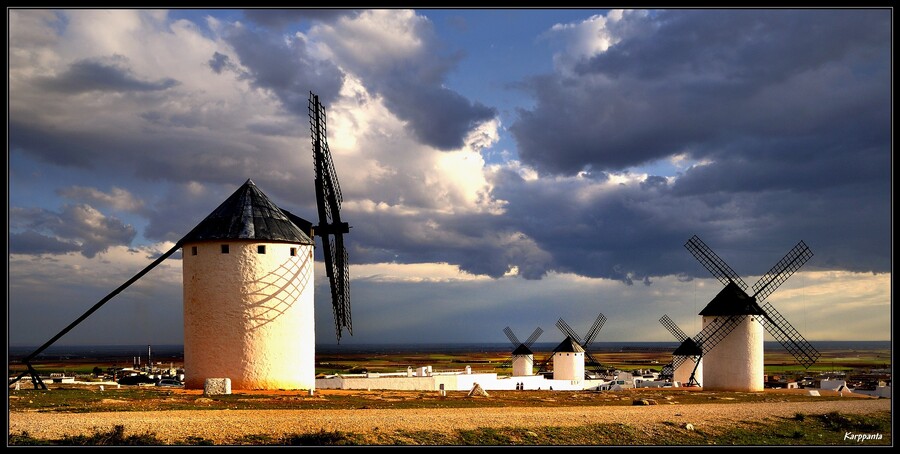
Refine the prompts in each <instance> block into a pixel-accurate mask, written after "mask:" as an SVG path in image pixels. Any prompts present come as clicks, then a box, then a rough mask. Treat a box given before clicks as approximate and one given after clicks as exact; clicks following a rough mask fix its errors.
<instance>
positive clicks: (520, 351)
mask: <svg viewBox="0 0 900 454" xmlns="http://www.w3.org/2000/svg"><path fill="white" fill-rule="evenodd" d="M512 354H513V355H517V356H519V355H533V354H534V352H533V351H531V349H530V348H528V346H526V345H525V344H519V346H518V347H516V349H515V350H513V352H512Z"/></svg>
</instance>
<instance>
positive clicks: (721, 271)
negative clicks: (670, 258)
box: [684, 235, 747, 291]
mask: <svg viewBox="0 0 900 454" xmlns="http://www.w3.org/2000/svg"><path fill="white" fill-rule="evenodd" d="M684 247H685V248H687V250H688V251H690V253H691V255H693V256H694V258H696V259H697V260H698V261H699V262H700V263H701V264H702V265H703V266H704V267H705V268H706V269H707V270H709V272H710V273H712V275H713V276H715V278H716V279H718V280H719V282H721V283H722V284H725V285H728V283H729V282H734V283H735V284H737V285H738V287H740V288H741V290H745V291H746V290H747V283H745V282H744V280H743V279H741V277H740V276H739V275H738V274H737V273H736V272H735V271H734V270H733V269H731V267H730V266H728V264H727V263H725V261H724V260H722V259H721V258H719V256H718V255H716V253H715V252H713V250H712V249H710V248H709V246H707V245H706V243H704V242H703V241H701V240H700V238H699V237H698V236H697V235H694V236H692V237H691V238H690V239H689V240H688V241H687V243H685V244H684Z"/></svg>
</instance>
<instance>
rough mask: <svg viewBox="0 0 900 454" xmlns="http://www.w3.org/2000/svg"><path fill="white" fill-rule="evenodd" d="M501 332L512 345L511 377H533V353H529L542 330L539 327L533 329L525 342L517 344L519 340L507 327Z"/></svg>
mask: <svg viewBox="0 0 900 454" xmlns="http://www.w3.org/2000/svg"><path fill="white" fill-rule="evenodd" d="M503 332H504V333H505V334H506V337H507V338H509V341H510V342H511V343H512V345H513V351H512V356H511V357H510V363H511V364H512V374H513V376H514V377H521V376H526V375H534V352H532V351H531V345H532V344H534V342H535V341H536V340H537V339H538V337H540V336H541V334H542V333H543V332H544V330H543V329H541V327H537V328H535V329H534V332H532V333H531V335H530V336H528V339H525V342H519V338H518V337H516V335H515V334H514V333H513V332H512V330H511V329H510V328H509V327H508V326H507V327H506V328H503Z"/></svg>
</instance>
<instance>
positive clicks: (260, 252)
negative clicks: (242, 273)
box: [256, 244, 266, 254]
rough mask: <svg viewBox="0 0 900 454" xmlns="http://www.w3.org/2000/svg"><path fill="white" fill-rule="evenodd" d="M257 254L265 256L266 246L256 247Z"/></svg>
mask: <svg viewBox="0 0 900 454" xmlns="http://www.w3.org/2000/svg"><path fill="white" fill-rule="evenodd" d="M256 253H257V254H265V253H266V245H265V244H260V245H259V246H256Z"/></svg>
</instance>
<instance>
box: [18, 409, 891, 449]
mask: <svg viewBox="0 0 900 454" xmlns="http://www.w3.org/2000/svg"><path fill="white" fill-rule="evenodd" d="M832 411H837V412H841V413H847V414H851V413H852V414H858V413H873V412H879V411H891V400H889V399H845V400H832V401H824V400H823V401H815V402H779V403H724V404H723V403H709V404H695V405H653V406H618V407H605V406H595V407H591V406H580V407H550V408H547V407H504V408H496V407H495V408H487V407H485V408H454V409H448V408H432V409H405V410H399V409H353V410H177V411H154V412H137V411H134V412H131V411H128V412H95V413H57V412H53V413H39V412H35V411H27V412H10V413H9V432H10V434H13V433H20V432H22V431H26V432H28V433H29V434H30V435H31V436H33V437H36V438H49V439H57V438H60V437H62V436H64V435H78V434H90V433H93V431H94V429H103V430H106V429H110V428H112V427H114V426H115V425H124V426H125V430H126V433H145V432H151V433H154V434H156V436H157V437H159V439H161V440H164V441H165V442H166V443H170V442H173V441H183V440H185V439H186V438H188V437H192V436H193V437H202V438H204V439H207V440H212V441H213V442H215V443H216V444H227V443H228V440H230V439H233V437H240V436H246V435H257V434H266V435H269V436H278V435H282V434H298V433H312V432H318V431H320V430H326V431H344V432H356V433H372V432H375V431H380V432H382V433H383V432H390V431H397V430H405V431H441V432H452V431H454V430H457V429H474V428H478V427H504V426H506V427H531V428H533V427H543V426H578V425H586V424H595V423H623V424H627V425H630V426H632V427H635V428H638V429H641V430H647V429H652V427H653V426H654V425H658V424H662V423H663V422H669V423H676V424H679V425H682V424H685V423H691V424H693V425H694V427H696V428H697V429H698V430H702V429H712V428H714V427H728V426H729V425H733V424H735V423H738V422H746V421H757V420H763V419H766V418H774V417H793V416H794V415H796V414H797V413H805V414H824V413H828V412H832Z"/></svg>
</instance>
